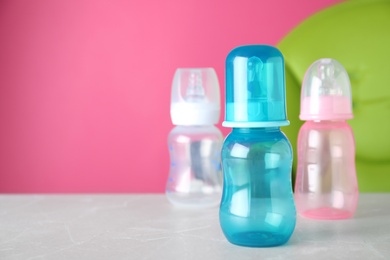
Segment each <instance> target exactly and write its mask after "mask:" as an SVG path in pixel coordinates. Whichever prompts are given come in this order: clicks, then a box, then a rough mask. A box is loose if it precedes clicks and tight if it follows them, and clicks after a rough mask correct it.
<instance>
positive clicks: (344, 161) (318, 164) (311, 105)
mask: <svg viewBox="0 0 390 260" xmlns="http://www.w3.org/2000/svg"><path fill="white" fill-rule="evenodd" d="M352 117H353V114H352V99H351V86H350V82H349V78H348V74H347V72H346V70H345V69H344V67H343V66H342V65H341V64H340V63H339V62H337V61H336V60H333V59H320V60H318V61H316V62H314V63H313V64H312V65H311V66H310V67H309V69H308V70H307V72H306V74H305V78H304V80H303V84H302V90H301V113H300V119H301V120H306V121H307V122H305V123H304V125H303V126H302V127H301V129H300V131H299V135H298V166H297V176H296V182H295V199H296V205H297V210H298V212H299V214H300V215H302V216H304V217H308V218H314V219H345V218H351V217H352V216H353V215H354V213H355V210H356V207H357V202H358V195H359V192H358V184H357V178H356V170H355V141H354V137H353V132H352V129H351V127H350V126H349V125H348V123H347V122H346V120H347V119H351V118H352Z"/></svg>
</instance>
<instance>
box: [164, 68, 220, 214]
mask: <svg viewBox="0 0 390 260" xmlns="http://www.w3.org/2000/svg"><path fill="white" fill-rule="evenodd" d="M219 92H220V90H219V83H218V78H217V75H216V73H215V71H214V69H212V68H193V69H177V70H176V73H175V76H174V78H173V83H172V95H171V119H172V123H173V124H174V125H176V127H174V128H173V129H172V131H171V132H170V133H169V136H168V149H169V154H170V172H169V177H168V181H167V185H166V195H167V197H168V199H169V201H170V202H171V203H173V204H175V205H180V206H188V207H208V206H217V205H218V204H219V202H220V200H221V194H222V171H221V162H220V151H221V146H222V142H223V137H222V134H221V131H220V130H219V129H218V128H217V127H216V126H214V125H215V124H216V123H218V121H219V115H220V94H219Z"/></svg>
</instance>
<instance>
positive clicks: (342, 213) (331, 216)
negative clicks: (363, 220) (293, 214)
mask: <svg viewBox="0 0 390 260" xmlns="http://www.w3.org/2000/svg"><path fill="white" fill-rule="evenodd" d="M299 214H300V215H301V216H303V217H306V218H312V219H321V220H338V219H348V218H352V217H353V213H352V212H350V211H348V210H344V209H336V208H330V207H322V208H317V209H310V210H306V211H303V212H299Z"/></svg>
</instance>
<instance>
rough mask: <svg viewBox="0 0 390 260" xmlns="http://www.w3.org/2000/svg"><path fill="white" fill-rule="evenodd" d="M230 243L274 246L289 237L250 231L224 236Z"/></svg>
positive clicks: (283, 242) (281, 243) (248, 245)
mask: <svg viewBox="0 0 390 260" xmlns="http://www.w3.org/2000/svg"><path fill="white" fill-rule="evenodd" d="M226 238H227V239H228V241H229V242H230V243H232V244H235V245H238V246H245V247H274V246H280V245H283V244H285V243H286V242H287V241H288V239H289V237H288V238H286V236H284V235H280V234H278V233H272V232H265V231H250V232H241V233H235V234H233V235H231V236H226Z"/></svg>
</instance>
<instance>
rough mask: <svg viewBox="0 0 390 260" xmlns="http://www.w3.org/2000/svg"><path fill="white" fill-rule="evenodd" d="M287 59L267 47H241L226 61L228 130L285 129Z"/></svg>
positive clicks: (230, 54) (224, 123)
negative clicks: (245, 128) (285, 74)
mask: <svg viewBox="0 0 390 260" xmlns="http://www.w3.org/2000/svg"><path fill="white" fill-rule="evenodd" d="M284 89H285V82H284V59H283V56H282V54H281V53H280V51H279V50H278V49H276V48H274V47H272V46H267V45H250V46H241V47H238V48H235V49H234V50H232V51H231V52H230V53H229V55H228V56H227V59H226V119H225V121H224V122H223V126H226V127H269V126H284V125H288V124H289V122H288V121H287V118H286V104H285V90H284Z"/></svg>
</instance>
